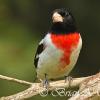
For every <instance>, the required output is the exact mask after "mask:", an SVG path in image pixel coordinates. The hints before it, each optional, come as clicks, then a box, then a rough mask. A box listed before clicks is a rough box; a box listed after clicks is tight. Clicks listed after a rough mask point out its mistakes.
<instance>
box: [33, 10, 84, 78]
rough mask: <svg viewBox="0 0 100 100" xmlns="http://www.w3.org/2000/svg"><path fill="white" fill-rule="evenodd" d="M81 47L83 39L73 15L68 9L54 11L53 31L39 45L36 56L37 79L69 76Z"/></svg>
mask: <svg viewBox="0 0 100 100" xmlns="http://www.w3.org/2000/svg"><path fill="white" fill-rule="evenodd" d="M81 47H82V39H81V36H80V33H79V32H77V29H76V24H75V20H74V18H73V16H72V14H70V12H68V10H66V9H56V10H54V12H53V15H52V26H51V29H50V30H49V31H48V32H47V34H46V35H45V37H44V39H42V41H41V42H40V43H39V46H38V48H37V51H36V54H35V58H34V65H35V67H36V72H37V78H39V79H45V75H47V78H48V79H56V78H60V77H63V76H67V75H68V74H69V72H70V71H71V70H72V69H73V67H74V66H75V64H76V62H77V59H78V56H79V53H80V50H81ZM67 49H68V50H67Z"/></svg>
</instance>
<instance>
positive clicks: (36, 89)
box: [0, 73, 100, 100]
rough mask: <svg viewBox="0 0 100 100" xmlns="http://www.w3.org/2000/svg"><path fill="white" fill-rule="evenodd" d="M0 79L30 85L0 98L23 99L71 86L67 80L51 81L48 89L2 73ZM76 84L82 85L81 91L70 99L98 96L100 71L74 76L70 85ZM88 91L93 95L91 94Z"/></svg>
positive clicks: (6, 99) (84, 99)
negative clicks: (91, 74) (94, 73)
mask: <svg viewBox="0 0 100 100" xmlns="http://www.w3.org/2000/svg"><path fill="white" fill-rule="evenodd" d="M0 79H3V80H8V81H11V82H16V83H19V84H24V85H29V86H30V87H29V88H28V89H26V90H24V91H21V92H19V93H17V94H14V95H10V96H6V97H1V98H0V100H23V99H27V98H30V97H32V96H34V95H38V94H40V95H43V94H42V93H43V92H44V91H45V92H47V93H48V91H50V90H54V89H56V88H67V87H69V82H66V83H65V82H64V81H65V80H59V81H54V82H50V86H49V88H48V90H47V89H46V88H44V87H43V86H42V85H41V83H31V82H26V81H23V80H18V79H15V78H10V77H7V76H2V75H0ZM76 86H80V89H79V93H78V94H76V95H74V96H73V97H71V98H70V99H69V100H87V99H88V98H92V97H95V98H96V97H97V93H100V88H99V87H100V73H98V74H96V75H93V76H89V77H82V78H74V79H73V81H72V82H71V84H70V87H76ZM88 90H89V91H88ZM91 91H92V92H91ZM88 92H89V93H90V94H91V95H89V94H88ZM44 96H45V95H44Z"/></svg>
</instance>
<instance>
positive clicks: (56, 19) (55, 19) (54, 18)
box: [52, 12, 63, 23]
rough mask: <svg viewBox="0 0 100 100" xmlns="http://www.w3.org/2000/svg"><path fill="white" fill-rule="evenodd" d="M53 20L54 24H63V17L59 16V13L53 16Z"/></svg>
mask: <svg viewBox="0 0 100 100" xmlns="http://www.w3.org/2000/svg"><path fill="white" fill-rule="evenodd" d="M52 20H53V22H54V23H55V22H63V17H62V16H61V15H60V14H58V13H57V12H55V13H54V14H53V16H52Z"/></svg>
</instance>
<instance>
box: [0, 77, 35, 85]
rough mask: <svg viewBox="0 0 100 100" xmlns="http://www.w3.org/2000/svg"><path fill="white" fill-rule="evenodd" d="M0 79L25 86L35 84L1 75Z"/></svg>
mask: <svg viewBox="0 0 100 100" xmlns="http://www.w3.org/2000/svg"><path fill="white" fill-rule="evenodd" d="M0 79H3V80H7V81H12V82H15V83H19V84H23V85H27V86H29V85H32V84H33V83H31V82H27V81H24V80H19V79H15V78H12V77H8V76H4V75H0Z"/></svg>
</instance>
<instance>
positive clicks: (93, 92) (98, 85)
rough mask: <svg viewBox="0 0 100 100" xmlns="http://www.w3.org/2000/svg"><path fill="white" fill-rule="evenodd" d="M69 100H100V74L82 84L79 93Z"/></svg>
mask: <svg viewBox="0 0 100 100" xmlns="http://www.w3.org/2000/svg"><path fill="white" fill-rule="evenodd" d="M69 100H100V73H98V74H96V75H93V76H91V77H90V78H87V79H86V80H85V81H84V82H82V83H81V85H80V88H79V91H78V93H77V94H76V95H74V96H73V97H71V98H70V99H69Z"/></svg>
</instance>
